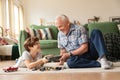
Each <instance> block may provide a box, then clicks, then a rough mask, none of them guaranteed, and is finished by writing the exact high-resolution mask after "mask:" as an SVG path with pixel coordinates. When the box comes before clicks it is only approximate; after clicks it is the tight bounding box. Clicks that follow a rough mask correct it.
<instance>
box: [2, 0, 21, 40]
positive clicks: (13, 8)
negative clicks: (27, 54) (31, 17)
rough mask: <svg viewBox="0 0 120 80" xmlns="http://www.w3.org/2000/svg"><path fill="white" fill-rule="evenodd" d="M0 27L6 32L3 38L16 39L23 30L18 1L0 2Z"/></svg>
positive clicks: (3, 0) (5, 0) (4, 0)
mask: <svg viewBox="0 0 120 80" xmlns="http://www.w3.org/2000/svg"><path fill="white" fill-rule="evenodd" d="M1 16H2V17H1ZM0 26H2V27H3V28H4V31H8V32H4V36H6V35H7V36H9V37H12V38H16V39H18V36H19V32H20V30H21V29H23V8H22V5H21V3H20V1H19V0H0Z"/></svg>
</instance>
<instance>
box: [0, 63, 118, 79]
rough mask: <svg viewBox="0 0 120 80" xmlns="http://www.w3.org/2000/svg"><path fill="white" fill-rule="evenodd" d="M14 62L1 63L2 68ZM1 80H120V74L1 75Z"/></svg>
mask: <svg viewBox="0 0 120 80" xmlns="http://www.w3.org/2000/svg"><path fill="white" fill-rule="evenodd" d="M11 64H14V62H9V61H7V63H6V62H0V67H3V66H6V65H11ZM0 80H120V72H98V73H97V72H96V73H95V72H92V73H91V72H89V73H86V72H82V73H56V74H54V73H47V74H46V73H43V74H20V75H0Z"/></svg>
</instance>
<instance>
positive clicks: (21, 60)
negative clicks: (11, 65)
mask: <svg viewBox="0 0 120 80" xmlns="http://www.w3.org/2000/svg"><path fill="white" fill-rule="evenodd" d="M38 59H42V55H41V53H38V54H37V56H36V58H35V59H33V58H32V57H31V55H30V53H29V52H28V51H24V52H23V54H22V56H21V57H20V58H19V59H18V61H17V63H16V64H15V66H16V67H22V68H26V65H25V63H24V61H25V60H31V62H35V61H37V60H38Z"/></svg>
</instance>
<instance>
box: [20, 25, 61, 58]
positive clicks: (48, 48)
mask: <svg viewBox="0 0 120 80" xmlns="http://www.w3.org/2000/svg"><path fill="white" fill-rule="evenodd" d="M29 28H30V29H31V30H30V31H32V32H31V33H32V36H37V37H39V36H40V35H41V34H40V35H37V34H39V33H42V38H41V37H40V40H39V41H40V46H41V50H42V55H48V54H53V55H58V54H59V53H60V50H59V49H58V48H57V33H58V29H57V28H56V27H55V26H52V25H51V26H43V25H31V26H30V27H29ZM45 29H47V30H48V29H49V30H50V32H49V34H51V36H52V38H50V39H45V38H43V37H44V36H48V35H49V34H46V31H45ZM39 31H40V32H39ZM28 37H30V36H29V34H28V32H26V30H21V31H20V36H19V55H20V56H21V55H22V52H23V51H24V50H25V49H24V46H23V45H24V41H25V40H26V39H27V38H28Z"/></svg>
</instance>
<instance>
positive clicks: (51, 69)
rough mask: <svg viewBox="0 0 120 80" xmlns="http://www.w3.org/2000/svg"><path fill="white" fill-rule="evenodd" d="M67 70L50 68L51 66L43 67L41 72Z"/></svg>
mask: <svg viewBox="0 0 120 80" xmlns="http://www.w3.org/2000/svg"><path fill="white" fill-rule="evenodd" d="M63 69H66V68H65V67H49V66H43V67H41V68H40V71H57V70H63Z"/></svg>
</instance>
